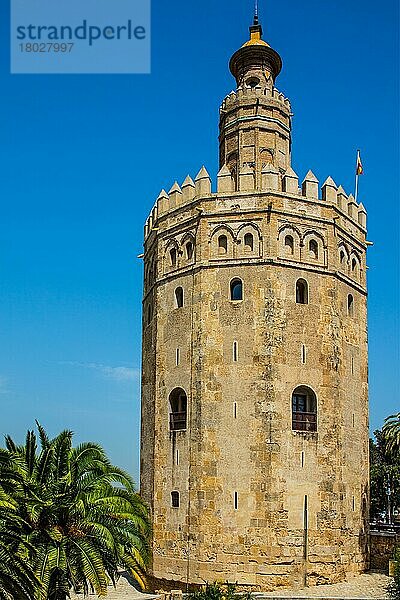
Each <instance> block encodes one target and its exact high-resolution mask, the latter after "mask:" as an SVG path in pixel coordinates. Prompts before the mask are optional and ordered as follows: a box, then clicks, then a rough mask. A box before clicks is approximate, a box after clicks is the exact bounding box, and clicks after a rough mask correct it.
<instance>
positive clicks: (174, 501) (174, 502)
mask: <svg viewBox="0 0 400 600" xmlns="http://www.w3.org/2000/svg"><path fill="white" fill-rule="evenodd" d="M171 506H172V508H179V492H175V491H174V492H171Z"/></svg>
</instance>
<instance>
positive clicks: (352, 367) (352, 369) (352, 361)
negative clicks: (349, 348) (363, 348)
mask: <svg viewBox="0 0 400 600" xmlns="http://www.w3.org/2000/svg"><path fill="white" fill-rule="evenodd" d="M351 374H352V375H354V357H353V356H352V357H351Z"/></svg>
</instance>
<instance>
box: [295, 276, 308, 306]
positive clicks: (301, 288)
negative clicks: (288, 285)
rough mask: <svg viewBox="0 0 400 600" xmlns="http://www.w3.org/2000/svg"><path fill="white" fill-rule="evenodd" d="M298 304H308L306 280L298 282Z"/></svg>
mask: <svg viewBox="0 0 400 600" xmlns="http://www.w3.org/2000/svg"><path fill="white" fill-rule="evenodd" d="M296 302H297V304H308V284H307V281H306V280H305V279H298V280H297V282H296Z"/></svg>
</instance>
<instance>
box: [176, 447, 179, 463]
mask: <svg viewBox="0 0 400 600" xmlns="http://www.w3.org/2000/svg"><path fill="white" fill-rule="evenodd" d="M176 464H177V465H179V450H177V451H176Z"/></svg>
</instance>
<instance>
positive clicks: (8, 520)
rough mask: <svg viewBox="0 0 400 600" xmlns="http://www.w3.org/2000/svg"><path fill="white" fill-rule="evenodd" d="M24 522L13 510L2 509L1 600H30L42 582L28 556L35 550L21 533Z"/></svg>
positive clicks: (0, 528) (0, 530)
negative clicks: (28, 561) (27, 560)
mask: <svg viewBox="0 0 400 600" xmlns="http://www.w3.org/2000/svg"><path fill="white" fill-rule="evenodd" d="M22 529H23V523H22V522H21V520H20V519H19V517H18V516H17V515H16V514H15V513H14V511H13V510H9V509H6V508H4V507H3V508H2V509H1V516H0V599H1V600H30V599H31V598H33V597H34V594H35V591H36V590H37V589H39V588H40V582H39V580H38V579H37V577H36V576H35V574H34V572H33V569H32V567H31V566H30V565H29V564H28V563H27V562H26V557H27V554H28V552H29V550H31V549H32V548H31V547H30V545H29V543H28V542H27V541H26V539H25V538H24V536H23V534H22V533H21V532H22Z"/></svg>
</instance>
